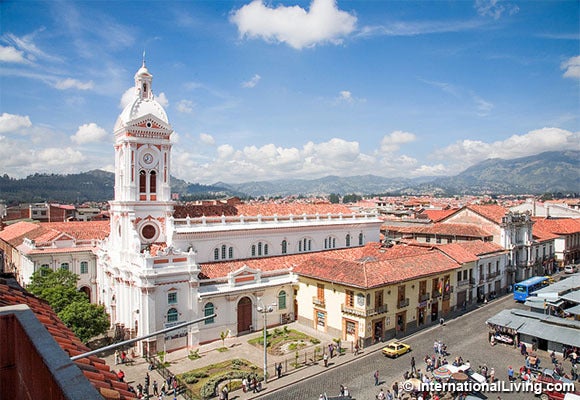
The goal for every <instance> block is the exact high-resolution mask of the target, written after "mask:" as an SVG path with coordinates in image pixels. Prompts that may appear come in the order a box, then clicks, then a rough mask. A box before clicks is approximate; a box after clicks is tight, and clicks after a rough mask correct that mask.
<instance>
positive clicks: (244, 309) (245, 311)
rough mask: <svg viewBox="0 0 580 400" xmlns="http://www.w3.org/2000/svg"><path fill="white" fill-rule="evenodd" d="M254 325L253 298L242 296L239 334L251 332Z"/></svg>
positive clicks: (239, 306) (239, 308) (239, 313)
mask: <svg viewBox="0 0 580 400" xmlns="http://www.w3.org/2000/svg"><path fill="white" fill-rule="evenodd" d="M251 325H252V300H250V299H249V298H248V297H242V298H241V299H240V301H239V303H238V335H240V334H242V333H247V332H250V327H251Z"/></svg>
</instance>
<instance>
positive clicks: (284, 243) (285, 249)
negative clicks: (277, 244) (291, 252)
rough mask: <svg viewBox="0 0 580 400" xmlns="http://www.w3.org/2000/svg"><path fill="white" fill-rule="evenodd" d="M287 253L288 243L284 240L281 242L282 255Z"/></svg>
mask: <svg viewBox="0 0 580 400" xmlns="http://www.w3.org/2000/svg"><path fill="white" fill-rule="evenodd" d="M287 251H288V242H287V241H285V240H282V254H286V253H287Z"/></svg>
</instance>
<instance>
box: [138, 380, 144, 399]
mask: <svg viewBox="0 0 580 400" xmlns="http://www.w3.org/2000/svg"><path fill="white" fill-rule="evenodd" d="M137 395H138V396H139V398H141V396H143V385H141V383H138V384H137Z"/></svg>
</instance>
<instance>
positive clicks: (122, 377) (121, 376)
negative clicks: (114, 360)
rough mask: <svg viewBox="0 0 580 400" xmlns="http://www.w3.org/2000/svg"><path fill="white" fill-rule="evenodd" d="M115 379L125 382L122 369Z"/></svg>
mask: <svg viewBox="0 0 580 400" xmlns="http://www.w3.org/2000/svg"><path fill="white" fill-rule="evenodd" d="M117 378H119V382H125V380H124V379H125V373H124V372H123V370H122V369H120V370H119V372H117Z"/></svg>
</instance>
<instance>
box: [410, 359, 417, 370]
mask: <svg viewBox="0 0 580 400" xmlns="http://www.w3.org/2000/svg"><path fill="white" fill-rule="evenodd" d="M411 372H413V373H416V372H417V368H416V367H415V357H414V356H413V357H411Z"/></svg>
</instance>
